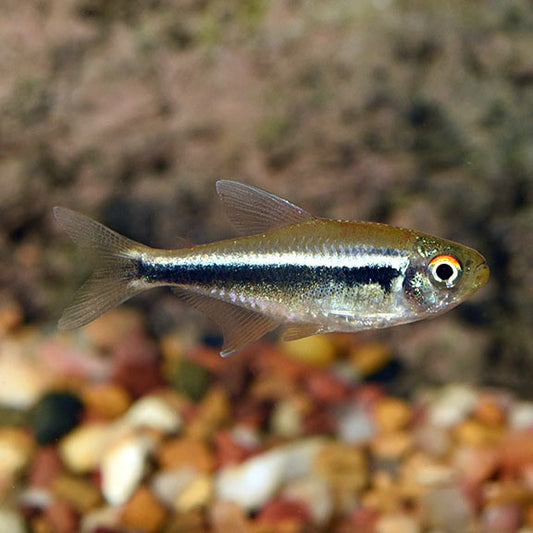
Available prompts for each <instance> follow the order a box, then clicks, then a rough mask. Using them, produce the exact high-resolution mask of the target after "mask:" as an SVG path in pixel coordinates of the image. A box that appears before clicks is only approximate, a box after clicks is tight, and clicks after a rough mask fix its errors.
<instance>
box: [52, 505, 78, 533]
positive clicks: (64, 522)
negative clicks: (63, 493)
mask: <svg viewBox="0 0 533 533" xmlns="http://www.w3.org/2000/svg"><path fill="white" fill-rule="evenodd" d="M45 517H46V520H47V522H48V523H49V524H50V526H51V529H52V531H54V533H75V532H76V531H78V522H79V520H78V515H77V514H76V512H75V511H74V509H73V508H72V507H71V506H70V505H69V504H68V503H67V502H65V501H64V500H55V501H54V502H53V503H52V504H51V505H50V506H48V507H47V508H46V511H45Z"/></svg>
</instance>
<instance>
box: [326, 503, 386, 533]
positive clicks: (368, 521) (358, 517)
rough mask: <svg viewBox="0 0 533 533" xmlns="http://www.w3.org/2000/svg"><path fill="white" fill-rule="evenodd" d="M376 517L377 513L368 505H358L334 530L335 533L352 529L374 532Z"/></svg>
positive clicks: (344, 532) (359, 532) (347, 532)
mask: <svg viewBox="0 0 533 533" xmlns="http://www.w3.org/2000/svg"><path fill="white" fill-rule="evenodd" d="M378 518H379V513H378V512H377V511H376V510H374V509H369V508H368V507H358V508H357V509H356V510H355V511H354V512H353V513H352V514H351V516H350V518H348V519H347V520H345V521H344V522H343V523H342V524H341V525H340V527H339V528H338V529H337V530H336V531H337V533H352V531H357V533H375V532H376V523H377V521H378Z"/></svg>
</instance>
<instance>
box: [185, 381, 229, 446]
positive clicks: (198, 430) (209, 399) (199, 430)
mask: <svg viewBox="0 0 533 533" xmlns="http://www.w3.org/2000/svg"><path fill="white" fill-rule="evenodd" d="M230 416H231V404H230V400H229V398H228V394H227V393H226V391H225V390H224V389H222V388H221V387H211V388H210V389H209V391H208V392H207V394H206V395H205V397H204V398H203V399H202V403H201V404H200V407H199V409H198V411H197V412H196V417H195V418H194V419H193V420H191V422H190V423H189V424H188V425H187V427H186V428H185V432H186V434H187V435H188V436H189V437H192V438H195V439H198V440H206V439H208V438H210V437H211V436H212V434H213V432H215V431H216V430H217V429H219V428H220V427H222V426H223V425H224V424H225V423H226V422H227V421H228V420H229V418H230Z"/></svg>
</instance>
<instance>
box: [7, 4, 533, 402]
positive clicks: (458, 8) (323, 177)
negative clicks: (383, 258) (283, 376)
mask: <svg viewBox="0 0 533 533" xmlns="http://www.w3.org/2000/svg"><path fill="white" fill-rule="evenodd" d="M532 30H533V9H532V4H531V2H530V1H528V0H509V1H506V2H499V1H478V2H464V1H462V0H457V1H449V2H439V1H434V2H433V1H428V0H423V1H422V0H420V1H416V0H411V1H401V0H398V1H391V0H358V1H352V0H338V1H335V2H318V1H305V0H283V1H282V0H269V1H266V0H239V1H227V0H180V1H179V2H175V1H171V0H151V1H135V0H113V1H109V0H34V1H31V2H19V1H18V0H4V1H3V2H1V3H0V72H1V77H0V111H1V114H0V117H1V118H0V247H1V250H2V252H1V255H0V295H1V300H2V301H1V302H0V303H1V305H2V307H3V308H4V310H5V309H8V310H9V309H11V310H13V309H18V310H19V312H20V313H21V314H22V316H23V317H24V320H25V321H27V322H29V323H32V324H36V325H39V326H42V327H43V328H46V329H47V330H48V331H49V332H50V334H53V332H54V328H55V322H56V320H57V318H58V316H59V315H60V313H61V310H62V309H63V307H64V306H65V304H67V303H68V301H69V299H70V298H71V296H72V294H73V291H74V290H75V288H76V287H77V286H78V285H79V284H80V282H81V281H82V279H83V278H84V276H86V274H87V272H88V271H87V270H86V267H85V265H86V261H85V259H84V256H83V254H81V253H79V252H77V251H75V247H74V246H73V245H72V244H71V243H70V242H69V241H68V239H66V238H65V237H64V236H63V235H62V234H61V233H60V231H59V230H58V229H57V228H56V227H55V225H54V223H53V220H52V218H51V207H52V206H54V205H58V204H59V205H63V206H67V207H70V208H72V209H76V210H79V211H82V212H84V213H86V214H88V215H90V216H93V217H94V218H97V219H98V220H100V221H101V222H103V223H105V224H107V225H110V226H111V227H113V228H114V229H116V230H117V231H119V232H121V233H124V234H126V235H127V236H129V237H131V238H134V239H136V240H139V241H142V242H144V243H148V244H151V245H153V246H161V247H170V248H171V247H173V246H174V244H175V242H176V236H178V235H180V236H185V237H188V238H190V239H192V240H194V241H197V242H206V241H211V240H215V239H219V238H223V237H227V236H230V235H233V234H234V233H233V232H232V229H231V227H230V225H229V222H228V221H227V219H226V218H225V217H224V215H223V213H222V211H221V209H220V206H219V205H218V202H217V199H216V194H215V181H216V180H217V179H220V178H232V179H237V180H239V181H243V182H246V183H250V184H253V185H256V186H259V187H262V188H265V189H267V190H269V191H272V192H274V193H276V194H278V195H280V196H283V197H285V198H288V199H290V200H291V201H293V202H294V203H296V204H298V205H301V206H303V207H304V208H306V209H308V210H310V211H311V212H313V213H315V214H317V215H320V216H325V217H332V218H346V219H362V220H374V221H382V222H387V223H390V224H396V225H401V226H406V227H409V228H413V229H416V230H423V231H426V232H429V233H432V234H435V235H439V236H442V237H446V238H449V239H452V240H457V241H459V242H461V243H464V244H467V245H469V246H471V247H474V248H476V249H478V250H480V251H481V252H482V253H483V254H484V255H485V256H486V257H487V260H488V262H489V265H490V268H491V272H492V276H491V279H490V281H489V283H488V285H487V286H486V287H484V288H483V290H482V291H481V292H480V293H479V294H478V295H476V296H475V297H474V298H473V299H472V300H471V301H469V302H467V303H465V304H463V305H461V306H460V307H459V308H457V309H456V310H454V311H452V312H451V313H449V314H448V315H445V316H443V317H440V318H438V319H436V320H433V321H425V322H421V323H418V324H413V325H409V326H402V327H400V328H396V329H392V330H388V331H382V332H371V333H365V336H367V337H369V338H372V339H374V338H376V339H383V340H384V341H386V342H387V343H391V345H392V347H393V351H394V353H395V355H396V356H397V357H398V360H399V361H400V362H401V364H402V365H403V366H404V367H405V368H406V369H407V370H408V372H407V373H406V374H407V375H408V376H409V377H408V378H406V379H408V384H409V386H411V385H412V384H413V383H414V384H416V383H421V382H422V383H430V384H431V383H444V382H450V381H456V380H466V381H468V382H471V383H478V384H487V385H498V386H504V387H506V388H509V389H511V390H512V391H515V392H517V393H519V394H521V395H529V396H531V383H532V382H533V381H532V380H533V328H532V327H531V326H532V317H533V297H532V296H533V270H532V269H531V264H532V263H533V240H532V229H533V208H532V195H533V31H532ZM130 305H132V306H136V307H140V308H142V309H143V311H144V312H145V314H146V317H147V320H148V323H149V327H150V330H151V332H152V333H153V334H154V335H157V336H159V335H163V334H165V333H167V332H168V331H171V330H172V329H174V328H176V327H181V326H182V325H183V324H194V325H196V326H197V327H205V328H206V331H215V332H216V328H215V327H214V326H213V325H211V324H208V323H207V322H205V321H203V318H202V317H200V315H199V314H196V313H194V312H192V311H190V310H187V309H185V308H184V307H182V306H181V304H179V303H178V302H177V301H176V299H175V298H174V297H173V296H172V295H171V293H170V292H167V291H154V292H152V293H148V294H145V295H143V296H140V297H137V298H135V299H134V300H133V301H132V302H131V303H130Z"/></svg>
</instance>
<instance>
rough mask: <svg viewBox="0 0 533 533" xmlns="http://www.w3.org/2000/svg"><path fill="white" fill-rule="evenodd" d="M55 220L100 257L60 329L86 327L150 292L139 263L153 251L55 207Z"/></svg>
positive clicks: (63, 316) (75, 240) (73, 212)
mask: <svg viewBox="0 0 533 533" xmlns="http://www.w3.org/2000/svg"><path fill="white" fill-rule="evenodd" d="M54 216H55V218H56V220H57V221H58V223H59V225H60V226H61V227H62V228H63V229H64V230H65V231H66V232H67V234H68V235H69V236H70V237H71V239H72V240H73V241H74V242H76V243H77V244H79V245H80V246H82V247H84V248H90V249H92V250H94V251H95V252H96V256H97V264H96V267H95V269H94V271H93V273H92V274H91V276H90V277H89V279H88V280H87V281H86V282H85V283H84V284H83V285H82V287H81V288H80V289H79V290H78V292H77V293H76V295H75V297H74V301H73V302H72V303H71V304H70V305H69V306H68V307H67V308H66V309H65V311H64V312H63V315H62V316H61V318H60V319H59V322H58V327H59V329H73V328H77V327H80V326H84V325H85V324H88V323H89V322H91V321H93V320H94V319H96V318H98V317H99V316H100V315H103V314H104V313H105V312H107V311H109V310H110V309H112V308H113V307H116V306H117V305H119V304H120V303H122V302H123V301H124V300H127V299H128V298H131V297H132V296H133V295H135V294H137V293H139V292H141V291H142V290H144V289H146V287H145V286H143V284H142V283H141V282H140V280H139V279H138V277H137V260H138V259H139V257H140V254H141V253H142V252H143V251H148V250H150V248H148V247H147V246H144V245H142V244H139V243H137V242H135V241H132V240H131V239H128V238H127V237H123V236H122V235H119V234H118V233H116V232H115V231H113V230H110V229H109V228H106V227H105V226H104V225H102V224H100V223H98V222H96V221H95V220H92V219H90V218H88V217H86V216H85V215H82V214H80V213H76V212H75V211H71V210H70V209H65V208H63V207H54Z"/></svg>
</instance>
